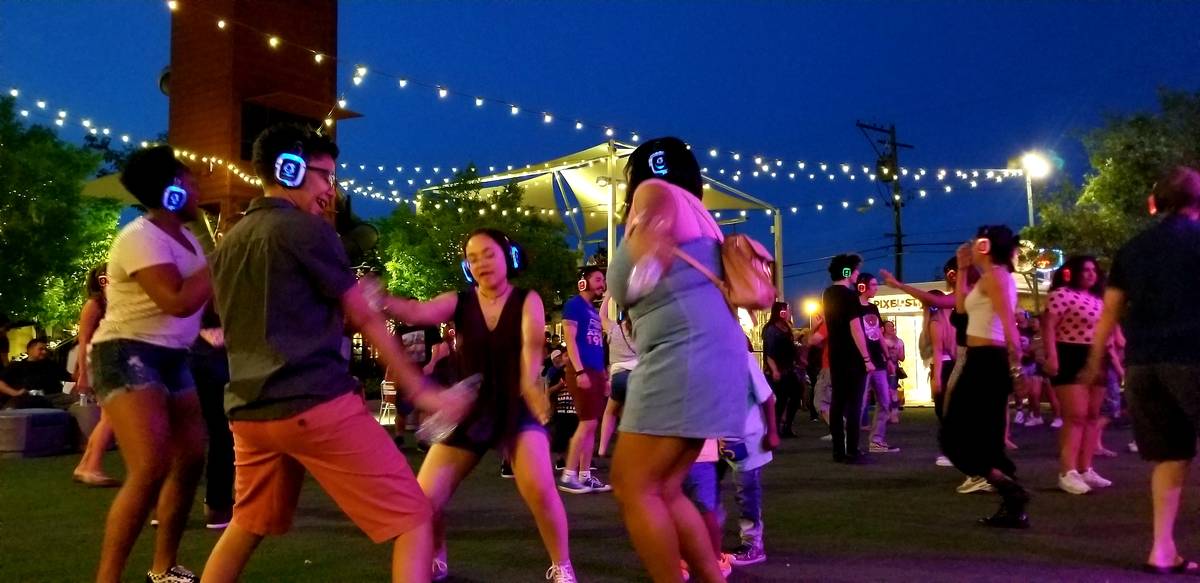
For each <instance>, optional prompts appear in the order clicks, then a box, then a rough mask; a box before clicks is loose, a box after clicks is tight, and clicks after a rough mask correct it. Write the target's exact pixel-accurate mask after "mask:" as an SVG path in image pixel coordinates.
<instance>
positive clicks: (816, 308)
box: [804, 298, 821, 328]
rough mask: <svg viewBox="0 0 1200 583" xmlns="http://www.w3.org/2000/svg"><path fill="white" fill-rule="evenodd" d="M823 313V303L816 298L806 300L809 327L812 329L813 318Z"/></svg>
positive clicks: (805, 312) (805, 311)
mask: <svg viewBox="0 0 1200 583" xmlns="http://www.w3.org/2000/svg"><path fill="white" fill-rule="evenodd" d="M820 311H821V302H820V301H819V300H817V299H816V298H808V299H806V300H804V314H805V315H806V316H808V327H809V328H812V321H813V316H815V315H817V313H818V312H820Z"/></svg>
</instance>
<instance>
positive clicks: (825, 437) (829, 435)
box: [821, 433, 833, 441]
mask: <svg viewBox="0 0 1200 583" xmlns="http://www.w3.org/2000/svg"><path fill="white" fill-rule="evenodd" d="M821 441H833V434H832V433H826V434H825V435H822V436H821Z"/></svg>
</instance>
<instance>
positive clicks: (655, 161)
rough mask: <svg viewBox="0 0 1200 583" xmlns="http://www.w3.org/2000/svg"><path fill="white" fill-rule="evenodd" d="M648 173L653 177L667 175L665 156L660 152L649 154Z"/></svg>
mask: <svg viewBox="0 0 1200 583" xmlns="http://www.w3.org/2000/svg"><path fill="white" fill-rule="evenodd" d="M650 171H651V172H653V173H654V175H655V176H666V175H667V155H666V154H665V153H663V151H662V150H659V151H657V152H655V153H653V154H650Z"/></svg>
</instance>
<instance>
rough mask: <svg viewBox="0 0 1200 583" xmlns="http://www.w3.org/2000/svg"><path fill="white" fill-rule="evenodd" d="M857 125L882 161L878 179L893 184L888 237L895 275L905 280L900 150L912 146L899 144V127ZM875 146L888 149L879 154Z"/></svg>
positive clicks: (877, 165)
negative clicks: (874, 136) (891, 242)
mask: <svg viewBox="0 0 1200 583" xmlns="http://www.w3.org/2000/svg"><path fill="white" fill-rule="evenodd" d="M854 125H856V126H858V129H859V130H861V131H862V133H863V135H864V136H866V138H867V141H868V142H870V144H871V148H872V149H874V150H875V154H876V155H877V156H878V157H879V158H878V161H877V162H876V163H875V170H876V172H875V175H876V179H877V180H879V181H880V182H884V183H890V184H891V191H892V200H891V201H889V202H888V204H889V205H890V206H891V207H892V221H893V223H894V226H893V229H894V232H893V233H889V234H890V235H892V237H893V238H894V240H895V250H894V254H895V256H896V265H895V273H896V279H899V280H903V279H904V224H903V221H902V220H901V209H903V208H904V191H903V188H902V187H901V186H900V148H907V149H912V148H913V146H912V145H911V144H902V143H900V142H899V141H897V140H896V125H895V124H888V126H887V127H883V126H880V125H874V124H868V123H863V122H861V121H860V122H856V123H855V124H854ZM868 132H873V133H874V134H875V135H877V136H879V135H882V136H883V137H882V138H879V137H877V138H876V139H871V134H869V133H868ZM876 144H881V145H883V146H884V147H885V149H884V150H883V151H880V150H879V148H878V147H877V146H876Z"/></svg>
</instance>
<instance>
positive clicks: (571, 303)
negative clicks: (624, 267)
mask: <svg viewBox="0 0 1200 583" xmlns="http://www.w3.org/2000/svg"><path fill="white" fill-rule="evenodd" d="M578 287H579V295H577V296H575V297H573V298H571V299H569V300H567V303H566V304H564V305H563V312H562V313H563V329H564V330H565V331H566V338H565V340H566V343H567V371H566V378H565V380H566V382H567V390H568V391H570V392H571V400H572V401H574V402H575V412H576V414H577V415H579V426H578V427H576V428H575V435H574V436H572V437H571V445H570V447H569V448H568V449H567V465H566V467H565V468H563V471H562V476H561V477H560V478H559V480H558V489H559V490H562V491H563V492H568V493H571V494H587V493H589V492H608V491H610V490H612V486H610V485H608V484H605V483H604V482H602V481H601V480H600V478H598V477H596V476H594V475H592V471H591V467H592V450H593V449H594V448H595V447H596V428H597V426H598V425H599V424H600V416H601V415H602V414H603V413H604V408H605V404H606V402H607V401H608V398H607V397H606V396H605V393H606V389H607V388H608V373H607V371H606V370H605V368H604V331H603V325H602V324H601V323H600V314H599V313H598V312H596V308H595V306H594V305H593V303H594V302H595V301H596V300H598V299H600V298H601V297H602V296H603V295H604V291H605V281H604V271H603V270H601V269H600V268H599V267H597V266H595V265H589V266H587V267H584V268H583V270H582V271H580V273H579V282H578Z"/></svg>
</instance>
